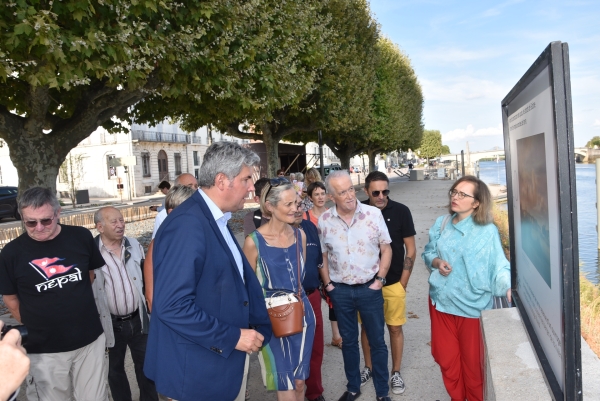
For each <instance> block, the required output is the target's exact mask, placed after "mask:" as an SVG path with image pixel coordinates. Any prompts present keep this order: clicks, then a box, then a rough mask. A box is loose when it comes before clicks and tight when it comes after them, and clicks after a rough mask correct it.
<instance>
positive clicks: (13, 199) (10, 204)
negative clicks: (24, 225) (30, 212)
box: [0, 187, 21, 220]
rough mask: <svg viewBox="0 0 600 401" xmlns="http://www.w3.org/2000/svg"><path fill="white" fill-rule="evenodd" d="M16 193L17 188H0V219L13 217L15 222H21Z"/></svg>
mask: <svg viewBox="0 0 600 401" xmlns="http://www.w3.org/2000/svg"><path fill="white" fill-rule="evenodd" d="M17 193H18V188H17V187H0V219H2V218H4V217H14V218H15V219H17V220H21V215H20V214H19V209H18V208H17Z"/></svg>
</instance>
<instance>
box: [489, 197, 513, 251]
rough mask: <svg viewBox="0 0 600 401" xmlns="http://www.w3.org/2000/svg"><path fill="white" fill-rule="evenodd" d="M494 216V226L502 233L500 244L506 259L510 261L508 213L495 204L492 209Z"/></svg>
mask: <svg viewBox="0 0 600 401" xmlns="http://www.w3.org/2000/svg"><path fill="white" fill-rule="evenodd" d="M492 214H493V216H494V224H495V225H496V227H497V228H498V232H499V233H500V243H501V244H502V249H504V254H505V255H506V259H508V260H510V236H509V231H508V212H507V211H506V210H502V209H500V207H499V206H498V204H496V203H494V207H493V208H492Z"/></svg>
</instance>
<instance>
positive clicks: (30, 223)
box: [24, 215, 56, 228]
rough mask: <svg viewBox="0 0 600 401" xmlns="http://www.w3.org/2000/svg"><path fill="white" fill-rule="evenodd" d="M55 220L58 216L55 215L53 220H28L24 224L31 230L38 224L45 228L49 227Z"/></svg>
mask: <svg viewBox="0 0 600 401" xmlns="http://www.w3.org/2000/svg"><path fill="white" fill-rule="evenodd" d="M55 218H56V215H54V216H53V217H52V218H51V219H41V220H27V221H25V222H24V224H25V225H26V226H27V227H29V228H35V227H37V225H38V223H39V224H41V225H43V226H44V227H48V226H49V225H50V224H52V222H53V221H54V219H55Z"/></svg>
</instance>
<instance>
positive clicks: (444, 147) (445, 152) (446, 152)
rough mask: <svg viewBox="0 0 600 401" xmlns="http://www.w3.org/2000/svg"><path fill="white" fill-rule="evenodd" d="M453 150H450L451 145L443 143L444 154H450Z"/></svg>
mask: <svg viewBox="0 0 600 401" xmlns="http://www.w3.org/2000/svg"><path fill="white" fill-rule="evenodd" d="M451 153H452V152H450V146H448V145H442V154H443V155H449V154H451Z"/></svg>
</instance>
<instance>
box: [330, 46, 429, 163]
mask: <svg viewBox="0 0 600 401" xmlns="http://www.w3.org/2000/svg"><path fill="white" fill-rule="evenodd" d="M375 49H376V51H377V57H375V58H374V60H375V62H376V67H375V82H374V83H375V88H374V91H373V94H372V96H371V98H370V99H369V103H368V104H366V105H365V106H364V108H365V110H368V111H369V115H368V117H367V118H366V119H365V120H364V122H363V124H362V125H354V126H352V127H350V129H347V130H344V129H342V130H337V131H335V130H332V131H327V136H326V140H325V142H326V143H327V145H328V146H329V147H330V148H331V149H332V150H333V151H334V153H335V154H336V155H337V156H338V157H339V158H340V160H341V161H342V165H343V166H344V167H347V165H348V163H349V160H350V158H351V157H352V156H355V155H357V154H361V153H367V154H368V156H369V162H370V164H371V166H370V167H371V169H373V167H374V163H375V158H374V155H375V154H376V153H377V152H388V151H392V150H397V149H408V148H411V147H416V146H418V144H419V143H420V141H421V136H422V132H423V124H422V113H423V94H422V92H421V86H420V85H419V83H418V80H417V76H416V74H415V72H414V70H413V69H412V67H411V65H410V60H409V59H408V57H407V56H406V55H405V54H404V53H403V52H402V51H401V50H400V49H399V48H398V46H397V45H396V44H394V43H393V42H392V41H391V40H389V39H388V38H380V39H379V40H378V42H377V45H376V48H375Z"/></svg>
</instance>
